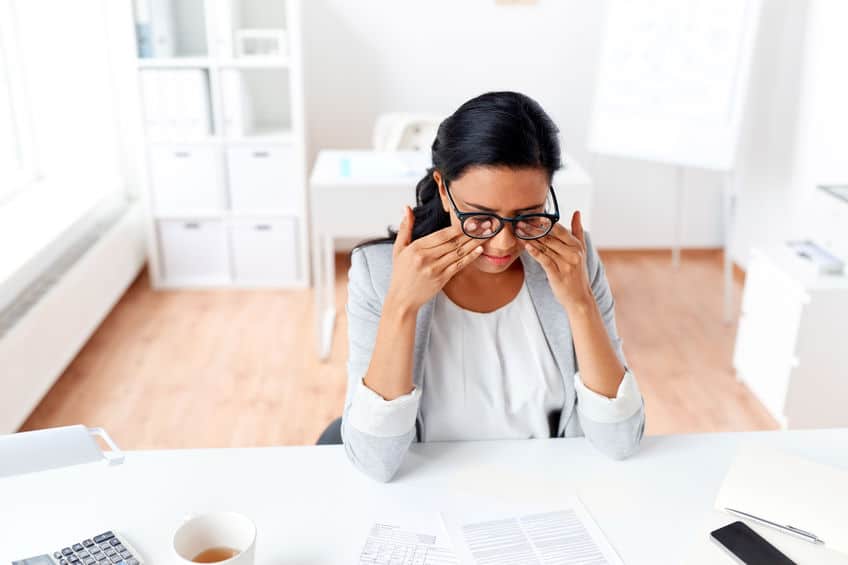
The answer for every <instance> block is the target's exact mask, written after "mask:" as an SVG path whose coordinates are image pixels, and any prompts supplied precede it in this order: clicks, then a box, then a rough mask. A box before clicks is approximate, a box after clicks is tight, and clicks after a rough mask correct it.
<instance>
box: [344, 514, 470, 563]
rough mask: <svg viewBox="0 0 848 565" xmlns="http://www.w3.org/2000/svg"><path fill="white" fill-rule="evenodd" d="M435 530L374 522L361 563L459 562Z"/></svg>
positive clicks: (360, 558) (360, 556)
mask: <svg viewBox="0 0 848 565" xmlns="http://www.w3.org/2000/svg"><path fill="white" fill-rule="evenodd" d="M442 537H443V536H439V535H437V534H436V533H435V532H431V533H419V532H414V531H411V530H410V529H404V528H403V527H401V526H397V525H393V524H374V527H372V528H371V532H370V533H369V534H368V539H367V540H365V546H364V547H363V548H362V552H361V553H360V554H359V563H360V565H457V563H458V562H457V560H456V555H455V554H454V552H453V549H451V548H450V547H449V546H447V545H445V544H444V541H445V540H443V539H441V538H442Z"/></svg>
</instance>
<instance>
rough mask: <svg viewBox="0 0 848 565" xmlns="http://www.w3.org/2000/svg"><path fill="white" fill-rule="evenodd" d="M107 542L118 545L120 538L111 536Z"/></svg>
mask: <svg viewBox="0 0 848 565" xmlns="http://www.w3.org/2000/svg"><path fill="white" fill-rule="evenodd" d="M109 543H111V544H112V545H118V544H120V543H121V540H119V539H118V538H112V539H110V540H109Z"/></svg>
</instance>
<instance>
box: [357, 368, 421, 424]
mask: <svg viewBox="0 0 848 565" xmlns="http://www.w3.org/2000/svg"><path fill="white" fill-rule="evenodd" d="M420 399H421V391H420V390H418V389H417V388H415V389H413V390H412V392H410V393H408V394H404V395H403V396H399V397H397V398H395V399H394V400H386V399H384V398H383V397H382V396H380V395H379V394H377V393H376V392H374V391H373V390H371V389H370V388H368V387H367V386H365V383H363V382H362V381H359V385H358V386H357V387H356V391H354V393H353V401H352V402H351V406H350V410H348V420H349V423H350V425H351V426H353V427H354V428H356V429H357V430H359V431H360V432H362V433H365V434H370V435H373V436H377V437H396V436H402V435H403V434H405V433H407V432H409V430H411V429H412V428H413V427H415V419H416V418H417V417H418V404H419V402H420Z"/></svg>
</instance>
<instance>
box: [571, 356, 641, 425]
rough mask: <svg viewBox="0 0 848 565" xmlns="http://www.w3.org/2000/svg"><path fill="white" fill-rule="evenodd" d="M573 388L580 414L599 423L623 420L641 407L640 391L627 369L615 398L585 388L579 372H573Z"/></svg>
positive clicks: (612, 422)
mask: <svg viewBox="0 0 848 565" xmlns="http://www.w3.org/2000/svg"><path fill="white" fill-rule="evenodd" d="M574 389H575V391H576V392H577V410H578V411H579V412H580V414H582V415H583V416H585V417H586V418H589V419H590V420H592V421H595V422H599V423H601V424H617V423H618V422H623V421H624V420H626V419H628V418H630V417H631V416H633V414H635V413H636V412H638V411H639V410H640V409H641V408H642V393H641V392H639V386H638V385H637V384H636V378H635V377H634V376H633V373H631V372H630V370H629V369H625V371H624V377H623V378H622V379H621V384H619V385H618V391H617V392H616V394H615V398H607V397H606V396H604V395H602V394H598V393H597V392H595V391H593V390H589V389H588V388H586V385H584V384H583V379H581V378H580V373H579V372H577V373H575V374H574Z"/></svg>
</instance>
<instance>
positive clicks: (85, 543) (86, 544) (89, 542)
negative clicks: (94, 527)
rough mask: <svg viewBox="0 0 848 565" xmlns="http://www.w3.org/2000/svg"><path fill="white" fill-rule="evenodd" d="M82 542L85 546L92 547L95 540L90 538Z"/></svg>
mask: <svg viewBox="0 0 848 565" xmlns="http://www.w3.org/2000/svg"><path fill="white" fill-rule="evenodd" d="M82 544H83V545H84V546H85V547H91V546H92V545H94V542H93V541H91V540H90V539H87V540H84V541H83V542H82Z"/></svg>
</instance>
